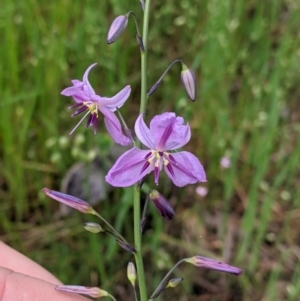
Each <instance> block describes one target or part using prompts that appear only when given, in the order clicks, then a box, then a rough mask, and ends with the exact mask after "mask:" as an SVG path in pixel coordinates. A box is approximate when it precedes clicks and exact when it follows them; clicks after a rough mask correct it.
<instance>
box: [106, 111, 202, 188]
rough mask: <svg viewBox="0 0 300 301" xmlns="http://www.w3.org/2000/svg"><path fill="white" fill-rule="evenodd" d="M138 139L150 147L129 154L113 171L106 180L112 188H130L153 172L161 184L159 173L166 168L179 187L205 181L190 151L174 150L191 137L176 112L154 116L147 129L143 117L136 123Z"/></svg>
mask: <svg viewBox="0 0 300 301" xmlns="http://www.w3.org/2000/svg"><path fill="white" fill-rule="evenodd" d="M135 133H136V136H137V137H138V139H139V140H140V141H141V142H142V143H143V144H144V145H145V146H146V147H147V148H149V149H148V150H142V149H139V148H137V147H133V148H132V149H130V150H128V151H126V152H125V153H124V154H123V155H122V156H121V157H120V158H119V159H118V160H117V162H116V163H115V164H114V166H113V167H112V168H111V169H110V171H109V172H108V174H107V176H106V181H107V182H108V183H109V184H111V185H112V186H116V187H127V186H131V185H133V184H135V183H137V182H138V181H140V180H141V179H142V178H143V177H145V176H146V175H147V174H149V173H150V172H151V171H154V182H155V183H156V184H158V181H159V174H160V171H161V170H162V169H163V168H164V170H165V172H166V173H167V175H168V176H169V177H170V179H171V180H172V181H173V183H174V184H175V185H176V186H179V187H182V186H185V185H187V184H193V183H197V182H206V175H205V172H204V169H203V167H202V165H201V163H200V162H199V160H198V159H197V157H196V156H194V155H193V154H192V153H190V152H186V151H178V152H175V150H177V149H179V148H181V147H182V146H184V145H185V144H187V143H188V142H189V140H190V138H191V130H190V126H189V125H188V124H186V125H184V120H183V118H182V117H176V115H175V113H170V112H169V113H163V114H161V115H157V116H155V117H154V118H153V119H152V120H151V122H150V128H148V127H147V126H146V124H145V122H144V120H143V114H141V115H140V116H139V117H138V119H137V121H136V123H135Z"/></svg>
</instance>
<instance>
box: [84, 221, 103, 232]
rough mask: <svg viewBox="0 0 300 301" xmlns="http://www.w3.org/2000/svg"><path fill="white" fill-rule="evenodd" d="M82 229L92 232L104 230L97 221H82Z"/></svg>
mask: <svg viewBox="0 0 300 301" xmlns="http://www.w3.org/2000/svg"><path fill="white" fill-rule="evenodd" d="M83 227H84V229H85V230H87V231H89V232H92V233H99V232H105V230H104V229H103V228H102V227H101V226H100V225H99V224H97V223H90V222H87V223H84V225H83Z"/></svg>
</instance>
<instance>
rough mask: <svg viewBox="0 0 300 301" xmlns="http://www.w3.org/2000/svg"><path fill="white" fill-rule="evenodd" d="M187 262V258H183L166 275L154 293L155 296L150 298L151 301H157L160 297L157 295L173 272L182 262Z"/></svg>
mask: <svg viewBox="0 0 300 301" xmlns="http://www.w3.org/2000/svg"><path fill="white" fill-rule="evenodd" d="M185 260H186V258H183V259H181V260H179V261H178V262H177V263H176V264H175V265H174V266H173V267H172V269H171V270H170V271H169V272H168V273H167V274H166V276H165V277H164V278H163V279H162V281H161V282H160V283H159V285H158V286H157V288H156V290H155V291H154V292H153V294H152V295H151V297H150V299H149V300H155V299H156V297H158V296H155V295H156V294H157V292H158V290H160V289H161V285H162V284H163V283H165V282H166V281H167V279H168V277H169V276H170V275H171V273H172V272H173V271H174V270H175V269H176V268H177V267H178V266H179V265H180V264H181V263H182V262H184V261H185Z"/></svg>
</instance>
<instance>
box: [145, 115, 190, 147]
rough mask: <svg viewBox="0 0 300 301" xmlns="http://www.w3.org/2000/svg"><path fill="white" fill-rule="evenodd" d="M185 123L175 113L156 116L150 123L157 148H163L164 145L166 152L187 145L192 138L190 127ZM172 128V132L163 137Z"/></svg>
mask: <svg viewBox="0 0 300 301" xmlns="http://www.w3.org/2000/svg"><path fill="white" fill-rule="evenodd" d="M183 123H184V120H183V118H182V117H176V115H175V113H173V112H167V113H163V114H161V115H157V116H155V117H154V118H153V119H152V120H151V122H150V132H151V135H152V136H153V139H154V140H155V143H156V146H159V147H160V148H161V147H162V145H163V144H164V150H175V149H178V148H180V147H182V146H183V145H185V144H186V143H187V142H188V141H189V140H190V138H191V130H190V127H189V125H184V124H183ZM170 126H172V131H170V132H169V133H168V135H165V137H163V135H164V134H165V131H166V129H167V128H168V127H170ZM162 140H163V141H162ZM158 144H159V145H158Z"/></svg>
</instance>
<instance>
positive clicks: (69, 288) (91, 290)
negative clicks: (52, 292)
mask: <svg viewBox="0 0 300 301" xmlns="http://www.w3.org/2000/svg"><path fill="white" fill-rule="evenodd" d="M55 289H56V290H58V291H61V292H68V293H74V294H82V295H86V296H90V297H92V298H100V297H106V296H109V295H110V294H109V293H108V292H107V291H104V290H102V289H100V288H98V287H87V286H80V285H57V286H56V287H55Z"/></svg>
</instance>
